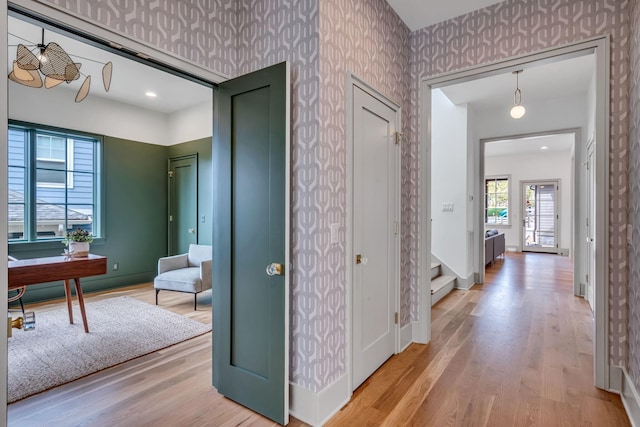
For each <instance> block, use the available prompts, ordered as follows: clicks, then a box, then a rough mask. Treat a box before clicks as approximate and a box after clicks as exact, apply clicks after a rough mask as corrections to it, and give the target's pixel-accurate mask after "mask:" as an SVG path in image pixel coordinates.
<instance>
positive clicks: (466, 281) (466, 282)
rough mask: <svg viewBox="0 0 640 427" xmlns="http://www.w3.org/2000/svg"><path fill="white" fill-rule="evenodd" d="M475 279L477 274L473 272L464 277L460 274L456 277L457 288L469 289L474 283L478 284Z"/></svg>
mask: <svg viewBox="0 0 640 427" xmlns="http://www.w3.org/2000/svg"><path fill="white" fill-rule="evenodd" d="M474 279H475V274H474V273H471V274H470V275H469V276H467V277H465V278H462V277H460V276H457V277H456V286H455V288H456V289H461V290H463V291H468V290H469V289H471V288H472V287H473V285H475V284H476V282H475V281H474Z"/></svg>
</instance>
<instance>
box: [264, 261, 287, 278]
mask: <svg viewBox="0 0 640 427" xmlns="http://www.w3.org/2000/svg"><path fill="white" fill-rule="evenodd" d="M267 274H268V275H269V276H282V275H283V274H284V268H283V267H282V264H278V263H277V262H272V263H271V264H269V265H267Z"/></svg>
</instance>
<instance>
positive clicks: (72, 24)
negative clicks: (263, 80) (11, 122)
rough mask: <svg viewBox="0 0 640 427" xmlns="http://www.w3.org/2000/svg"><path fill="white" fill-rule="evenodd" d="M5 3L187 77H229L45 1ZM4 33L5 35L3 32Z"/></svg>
mask: <svg viewBox="0 0 640 427" xmlns="http://www.w3.org/2000/svg"><path fill="white" fill-rule="evenodd" d="M3 2H4V1H3ZM7 3H8V4H11V5H15V6H17V7H18V8H20V9H23V10H28V11H31V12H33V13H34V14H36V15H40V16H42V17H46V18H48V19H50V20H53V21H55V22H57V23H60V24H61V25H63V26H64V27H67V28H72V29H74V30H77V31H79V32H80V33H84V34H88V35H91V36H92V37H95V38H97V39H100V40H104V41H106V42H107V43H115V44H116V45H119V46H122V47H124V48H125V49H126V50H128V51H131V52H134V53H136V54H139V56H141V57H149V58H152V59H154V60H155V61H158V62H159V63H161V64H165V65H168V66H171V67H175V68H177V69H179V70H181V71H184V72H185V73H187V74H192V75H194V76H197V77H199V78H201V79H204V80H206V81H210V82H213V83H221V82H223V81H225V80H227V79H228V78H229V76H226V75H224V74H221V73H217V72H213V71H211V70H209V69H207V68H204V67H203V66H201V65H200V64H198V63H196V62H193V61H190V60H188V59H186V58H182V57H180V58H178V57H177V56H176V55H175V54H174V53H171V52H170V51H168V50H165V49H160V48H158V47H156V46H153V45H151V44H150V43H147V42H145V41H141V40H138V39H134V38H132V37H129V36H126V35H124V34H123V33H118V32H115V31H113V30H112V29H110V28H107V27H106V26H103V25H102V24H100V23H98V22H94V21H91V20H89V19H87V18H86V17H84V16H82V15H80V14H77V13H74V12H72V11H70V10H67V9H65V8H64V7H61V6H58V5H55V4H53V3H51V2H48V1H46V0H10V1H8V2H7ZM4 10H5V11H6V10H7V8H6V7H4ZM5 20H6V19H5ZM4 34H6V31H5V33H4ZM5 44H6V43H5ZM5 99H6V98H5Z"/></svg>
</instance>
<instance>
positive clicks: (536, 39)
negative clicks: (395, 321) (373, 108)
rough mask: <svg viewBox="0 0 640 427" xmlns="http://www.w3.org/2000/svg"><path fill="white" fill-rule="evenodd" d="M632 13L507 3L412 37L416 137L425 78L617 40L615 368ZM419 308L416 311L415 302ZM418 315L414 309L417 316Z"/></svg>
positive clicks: (616, 1)
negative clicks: (592, 40) (603, 38)
mask: <svg viewBox="0 0 640 427" xmlns="http://www.w3.org/2000/svg"><path fill="white" fill-rule="evenodd" d="M627 6H628V1H627V0H507V1H505V2H503V3H499V4H497V5H493V6H490V7H487V8H485V9H482V10H480V11H477V12H473V13H470V14H467V15H464V16H461V17H458V18H455V19H452V20H449V21H446V22H443V23H440V24H436V25H434V26H431V27H428V28H425V29H422V30H418V31H415V32H413V33H412V34H411V51H412V53H413V59H412V65H411V84H412V88H411V112H412V115H411V121H410V127H411V129H412V134H414V135H415V134H417V129H418V109H417V107H418V88H419V86H418V85H419V81H420V79H423V78H426V77H429V76H435V75H438V74H441V73H444V72H448V71H452V70H458V69H463V68H468V67H471V66H473V65H478V64H484V63H489V62H492V61H496V60H499V59H503V58H508V57H512V56H516V55H521V54H524V53H528V52H535V51H537V50H540V49H544V48H548V47H552V46H556V45H562V44H566V43H569V42H573V41H579V40H584V39H586V38H589V37H593V36H598V35H603V34H610V35H611V70H610V71H611V76H610V77H611V80H610V89H611V105H610V117H611V119H610V126H611V139H610V164H609V168H610V188H609V191H610V202H609V215H610V222H609V233H610V239H609V242H608V244H609V250H610V253H609V267H610V270H609V271H610V272H609V281H610V289H609V310H610V330H609V334H610V336H609V344H610V350H609V353H610V362H611V364H613V365H623V364H624V363H625V361H626V357H627V342H626V340H627V290H628V286H627V277H628V272H627V248H626V233H625V224H626V223H627V206H628V197H627V191H628V182H629V181H628V175H627V165H628V159H627V155H628V153H629V138H628V136H629V135H628V130H629V118H628V114H627V112H628V102H629V92H628V91H629V82H628V72H629V61H628V53H629V18H628V15H627V13H628V10H627ZM416 161H418V160H417V159H416ZM417 220H418V218H415V219H414V221H417ZM416 295H417V293H416V289H413V290H412V296H416ZM412 307H415V301H414V302H413V304H412ZM415 315H416V314H415V311H414V310H413V309H412V316H415Z"/></svg>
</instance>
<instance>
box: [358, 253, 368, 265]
mask: <svg viewBox="0 0 640 427" xmlns="http://www.w3.org/2000/svg"><path fill="white" fill-rule="evenodd" d="M367 262H369V259H368V258H367V257H366V256H362V255H356V264H366V263H367Z"/></svg>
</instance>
